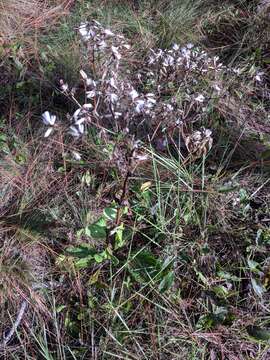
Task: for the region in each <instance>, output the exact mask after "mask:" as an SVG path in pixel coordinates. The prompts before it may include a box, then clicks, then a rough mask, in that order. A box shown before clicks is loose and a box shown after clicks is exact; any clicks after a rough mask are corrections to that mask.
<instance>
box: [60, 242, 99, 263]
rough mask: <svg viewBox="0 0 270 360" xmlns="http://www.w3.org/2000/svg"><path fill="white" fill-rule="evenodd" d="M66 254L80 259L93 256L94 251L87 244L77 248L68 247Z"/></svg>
mask: <svg viewBox="0 0 270 360" xmlns="http://www.w3.org/2000/svg"><path fill="white" fill-rule="evenodd" d="M66 252H67V253H68V254H69V255H72V256H73V257H77V258H81V259H82V258H86V257H89V256H94V255H95V254H96V250H95V249H93V248H92V247H90V245H88V244H80V245H78V246H73V247H69V248H67V249H66Z"/></svg>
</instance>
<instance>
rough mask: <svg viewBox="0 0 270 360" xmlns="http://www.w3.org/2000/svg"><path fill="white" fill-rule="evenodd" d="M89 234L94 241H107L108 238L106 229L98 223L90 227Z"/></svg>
mask: <svg viewBox="0 0 270 360" xmlns="http://www.w3.org/2000/svg"><path fill="white" fill-rule="evenodd" d="M87 229H88V230H87V232H88V233H89V234H90V236H91V237H92V238H94V239H105V238H106V236H107V231H106V227H104V226H100V225H98V224H97V223H95V224H92V225H89V226H88V227H87Z"/></svg>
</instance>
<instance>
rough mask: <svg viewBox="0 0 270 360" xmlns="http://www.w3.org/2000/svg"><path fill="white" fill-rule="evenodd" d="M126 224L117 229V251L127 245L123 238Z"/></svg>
mask: <svg viewBox="0 0 270 360" xmlns="http://www.w3.org/2000/svg"><path fill="white" fill-rule="evenodd" d="M123 232H124V224H123V223H122V224H121V225H119V226H118V227H117V228H116V229H115V246H114V248H115V250H117V249H120V248H121V247H123V246H124V245H125V239H124V237H123Z"/></svg>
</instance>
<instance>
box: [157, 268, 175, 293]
mask: <svg viewBox="0 0 270 360" xmlns="http://www.w3.org/2000/svg"><path fill="white" fill-rule="evenodd" d="M173 282H174V273H173V271H170V272H169V273H168V274H167V275H165V276H164V277H163V279H162V281H161V283H160V284H159V287H158V289H159V291H160V292H161V293H164V292H165V291H167V290H169V289H170V287H171V286H172V284H173Z"/></svg>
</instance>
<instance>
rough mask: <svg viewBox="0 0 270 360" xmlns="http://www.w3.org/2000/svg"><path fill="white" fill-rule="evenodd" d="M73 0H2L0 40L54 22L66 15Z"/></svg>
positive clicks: (16, 37)
mask: <svg viewBox="0 0 270 360" xmlns="http://www.w3.org/2000/svg"><path fill="white" fill-rule="evenodd" d="M73 4H74V0H55V1H53V2H49V1H46V0H45V1H42V0H41V1H40V0H7V1H6V0H2V2H1V4H0V13H1V16H0V26H1V33H0V35H1V38H2V39H1V40H2V42H3V43H6V42H8V41H10V40H12V39H18V37H19V38H20V37H23V36H25V34H26V33H27V32H29V31H30V32H36V31H37V30H40V29H46V28H48V26H49V25H53V24H55V23H56V22H57V21H58V20H59V19H61V18H62V17H63V16H66V15H67V14H68V12H69V9H70V7H71V6H72V5H73Z"/></svg>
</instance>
